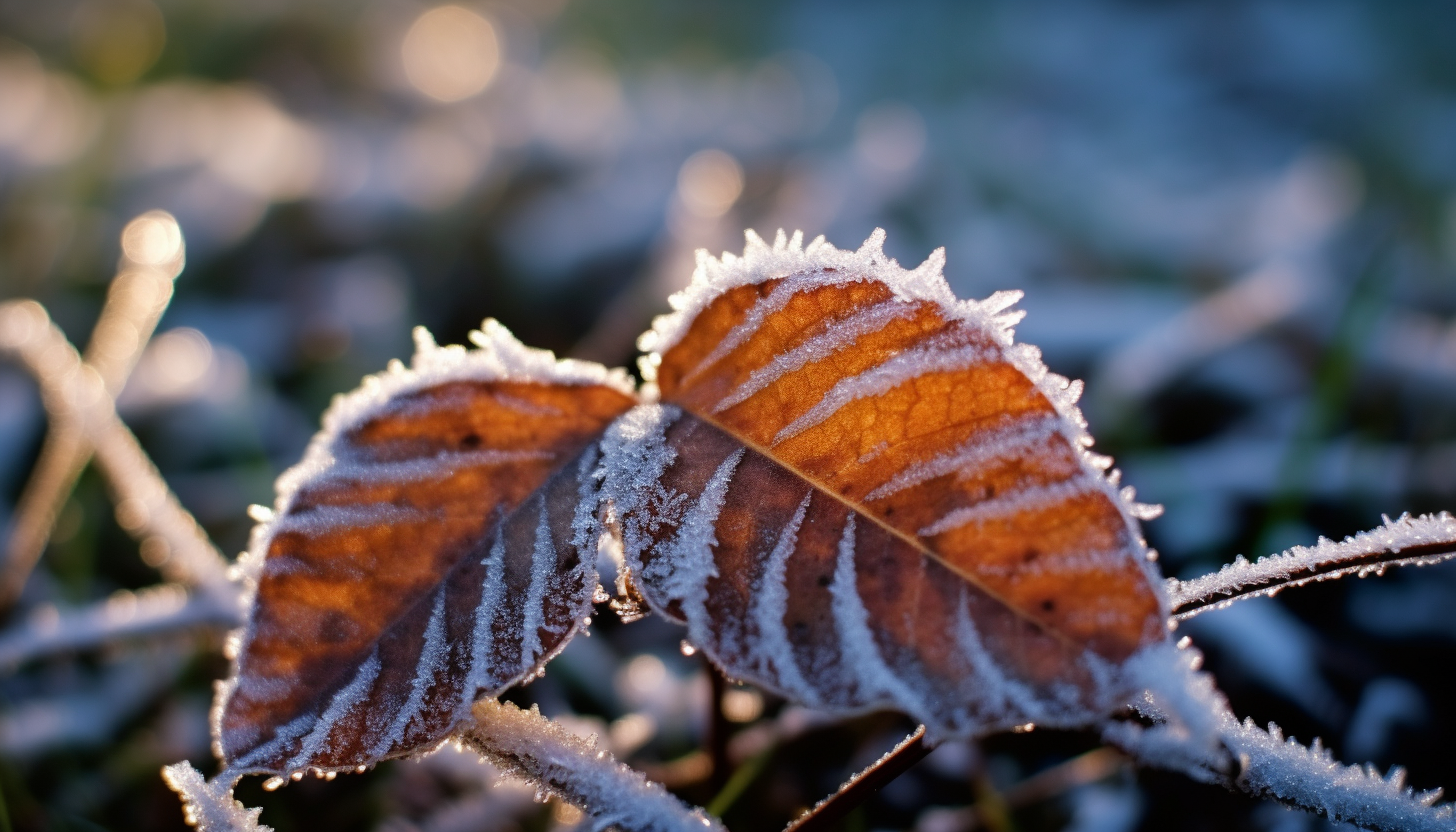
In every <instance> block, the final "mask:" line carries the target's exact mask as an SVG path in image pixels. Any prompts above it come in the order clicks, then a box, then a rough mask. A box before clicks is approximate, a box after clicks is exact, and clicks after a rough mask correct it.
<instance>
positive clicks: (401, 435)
mask: <svg viewBox="0 0 1456 832" xmlns="http://www.w3.org/2000/svg"><path fill="white" fill-rule="evenodd" d="M482 330H483V331H482V332H480V333H473V334H472V338H473V340H475V341H476V343H477V344H479V346H480V349H478V350H473V351H469V352H467V351H466V350H464V349H462V348H460V347H446V348H439V347H436V346H435V345H434V343H433V341H431V340H430V338H429V336H428V334H425V333H424V332H423V330H419V331H417V340H418V341H419V348H418V351H417V353H416V355H415V358H414V363H413V367H412V368H411V369H408V370H406V369H405V368H404V367H403V366H402V365H399V364H398V363H397V362H396V363H395V364H394V365H393V366H391V368H390V369H389V370H388V371H387V372H385V373H382V374H380V375H377V376H372V377H370V378H368V379H365V382H364V384H363V386H362V387H360V389H358V390H356V391H355V392H353V393H351V394H349V395H348V396H343V397H339V398H338V399H336V400H335V402H334V404H333V405H332V407H331V408H330V409H329V412H328V413H327V414H326V415H325V417H324V430H323V431H322V432H321V433H320V434H319V435H318V436H317V437H315V439H314V441H313V444H312V445H311V446H310V448H309V450H308V453H307V455H306V456H305V457H304V460H303V462H301V463H300V464H299V465H298V466H296V467H295V468H293V469H292V470H290V471H289V472H288V473H286V474H284V476H283V477H282V478H281V479H280V480H279V494H280V496H279V499H278V505H277V510H276V514H275V517H274V518H273V519H271V520H269V521H268V522H264V523H262V524H260V525H259V527H258V528H257V529H256V530H255V531H254V537H253V542H252V545H251V547H250V549H249V552H248V553H247V555H245V560H244V562H243V563H244V567H245V571H246V572H247V573H248V574H249V578H250V581H251V582H252V584H253V585H254V586H255V588H256V592H255V595H254V598H253V601H252V604H251V613H250V620H249V623H248V625H247V627H246V628H245V629H244V630H243V631H241V633H240V634H239V635H238V636H237V642H236V643H235V645H234V648H235V650H236V659H235V666H234V673H233V675H232V677H231V678H230V679H229V680H228V681H227V682H226V683H225V684H224V686H223V688H222V690H221V692H220V694H219V696H218V704H217V707H216V713H215V716H214V721H215V725H214V735H215V737H216V741H217V746H218V753H219V754H220V756H221V757H222V758H223V762H224V764H225V765H227V766H229V767H231V768H233V769H235V770H236V771H238V772H239V773H246V772H273V773H277V774H283V773H291V772H298V771H302V770H304V769H317V770H322V771H333V770H340V769H353V768H356V767H360V766H365V765H369V764H372V763H374V762H376V761H378V760H380V759H383V758H386V757H395V756H402V755H405V754H409V753H412V752H416V751H421V750H427V749H429V748H431V747H433V746H434V745H436V744H438V743H439V742H440V741H441V740H442V739H443V738H444V737H445V736H447V735H448V733H449V732H450V730H451V729H452V728H453V727H454V726H455V724H456V722H457V721H458V720H459V719H461V718H462V717H465V716H468V713H469V705H470V704H471V703H472V702H473V701H475V700H476V699H477V698H479V697H481V696H486V695H495V694H497V693H499V692H500V691H502V690H504V689H505V688H507V687H509V686H510V685H512V684H514V683H515V682H517V681H519V680H520V679H522V678H523V677H526V676H529V675H530V674H532V673H535V672H537V671H538V670H539V669H540V668H541V666H542V665H543V664H544V663H545V662H546V661H547V660H548V659H549V658H550V657H551V656H553V655H555V653H556V652H557V651H559V650H560V649H561V647H562V646H564V645H565V643H566V641H567V640H568V639H569V638H570V637H571V636H572V635H573V634H574V633H575V632H576V630H577V629H578V628H579V627H580V626H582V623H583V621H584V619H585V618H586V617H587V616H589V615H590V612H591V599H592V595H593V593H594V591H595V589H596V542H597V538H596V535H595V528H596V519H595V517H594V516H593V515H592V514H591V511H592V509H593V508H594V506H595V505H596V501H595V498H594V497H593V495H592V493H591V492H592V491H593V490H594V488H595V482H594V480H593V478H592V476H591V473H592V470H593V467H594V466H595V464H596V456H597V450H596V440H597V439H598V438H599V437H600V435H601V433H602V430H603V429H604V428H605V427H606V425H607V424H608V423H609V422H611V421H612V419H614V418H616V416H617V415H618V414H620V413H622V412H624V411H625V410H627V409H628V408H629V407H631V406H632V405H633V404H634V403H635V402H636V399H635V398H634V396H633V394H632V390H631V386H630V383H629V382H628V380H627V378H626V375H625V374H624V373H622V372H621V371H620V370H618V371H613V372H608V371H607V370H605V369H604V368H601V367H598V366H597V365H593V364H585V363H582V362H576V361H561V362H558V361H556V360H555V358H554V357H553V356H552V355H551V354H550V353H546V352H540V351H536V350H528V349H526V348H525V347H523V346H522V345H521V344H520V343H518V342H517V341H516V340H515V339H514V338H512V337H511V335H510V334H509V333H508V332H506V331H505V329H504V328H503V327H501V326H500V325H499V324H497V323H495V322H494V321H486V323H485V325H484V326H483V327H482Z"/></svg>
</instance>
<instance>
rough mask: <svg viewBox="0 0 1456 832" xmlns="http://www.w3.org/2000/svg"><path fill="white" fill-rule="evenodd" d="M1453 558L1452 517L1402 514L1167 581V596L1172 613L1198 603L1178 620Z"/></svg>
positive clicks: (1455, 528)
mask: <svg viewBox="0 0 1456 832" xmlns="http://www.w3.org/2000/svg"><path fill="white" fill-rule="evenodd" d="M1401 553H1409V554H1408V556H1406V557H1400V558H1396V559H1392V558H1390V557H1389V555H1390V554H1401ZM1453 556H1456V518H1453V517H1452V516H1451V515H1450V514H1447V513H1446V512H1441V513H1440V514H1434V515H1431V514H1426V515H1421V516H1420V517H1411V516H1410V515H1408V514H1403V515H1401V517H1400V519H1398V520H1390V519H1389V518H1386V520H1385V523H1384V525H1382V526H1381V527H1380V528H1378V529H1372V530H1370V531H1368V532H1361V533H1359V534H1357V535H1355V536H1353V537H1348V538H1345V539H1344V540H1343V541H1341V542H1339V543H1335V542H1333V541H1330V540H1326V539H1324V538H1320V540H1319V542H1318V543H1316V544H1315V545H1313V546H1295V547H1294V548H1292V549H1290V550H1289V551H1287V552H1284V553H1283V554H1279V555H1270V556H1268V557H1262V558H1259V560H1258V561H1256V562H1254V563H1250V562H1249V561H1247V560H1245V559H1244V558H1243V557H1242V556H1240V557H1239V558H1238V559H1237V560H1235V561H1234V562H1233V563H1231V564H1228V565H1227V566H1225V567H1223V568H1222V569H1220V570H1219V571H1218V572H1215V573H1213V574H1210V575H1204V576H1202V577H1200V578H1194V579H1193V580H1189V581H1179V580H1177V579H1175V578H1169V579H1168V582H1167V586H1168V595H1169V596H1170V597H1171V599H1172V602H1173V607H1174V609H1175V610H1177V609H1179V608H1183V607H1189V606H1195V605H1196V608H1194V609H1192V610H1190V611H1188V612H1184V613H1181V614H1180V615H1179V616H1178V617H1179V618H1189V617H1192V616H1194V615H1197V614H1198V613H1200V612H1204V611H1206V610H1208V609H1213V608H1216V607H1217V606H1222V605H1226V604H1229V603H1233V601H1235V600H1239V599H1242V598H1249V597H1254V596H1258V595H1273V594H1275V593H1277V592H1279V591H1280V590H1283V589H1287V588H1289V587H1296V586H1302V585H1303V584H1307V583H1309V582H1311V581H1324V580H1329V579H1331V578H1339V577H1343V576H1345V575H1350V574H1357V575H1359V576H1360V577H1362V578H1363V577H1365V576H1366V575H1369V574H1372V573H1373V574H1377V575H1378V574H1380V573H1382V572H1384V571H1385V569H1386V567H1388V566H1395V565H1417V566H1428V565H1430V564H1433V563H1439V562H1441V561H1443V560H1447V559H1449V558H1451V557H1453Z"/></svg>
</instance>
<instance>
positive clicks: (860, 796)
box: [784, 725, 933, 832]
mask: <svg viewBox="0 0 1456 832" xmlns="http://www.w3.org/2000/svg"><path fill="white" fill-rule="evenodd" d="M932 750H933V746H932V745H931V744H930V743H927V742H926V741H925V726H924V725H921V726H919V727H918V728H916V729H915V730H914V731H913V732H912V733H911V734H910V736H908V737H906V738H905V739H903V740H901V741H900V743H899V745H896V746H895V747H894V748H892V749H890V751H889V753H887V754H885V756H883V757H881V758H880V759H878V760H876V761H875V762H874V763H872V764H871V765H870V767H869V768H867V769H865V770H864V771H861V772H860V773H859V774H856V775H855V776H854V777H851V778H850V779H849V782H847V783H845V784H844V785H843V786H840V787H839V791H837V792H835V793H834V794H832V795H830V796H828V797H826V798H824V799H823V800H821V801H819V803H818V804H817V805H816V806H815V807H814V808H813V809H810V810H809V812H808V813H807V814H805V815H803V816H801V817H800V818H799V819H798V820H795V821H794V822H793V823H791V824H789V826H788V827H787V828H786V829H785V830H784V832H821V830H827V829H832V828H834V824H836V823H837V822H838V821H839V820H840V819H841V818H843V817H844V816H845V815H847V814H849V813H850V812H852V811H854V810H855V809H856V808H858V807H859V805H860V804H862V803H864V802H865V801H866V800H868V799H869V796H870V795H872V794H874V793H875V792H877V791H879V790H880V789H882V788H884V787H885V786H886V785H888V784H889V783H890V781H892V780H894V779H895V778H896V777H899V776H900V775H902V774H904V773H905V772H906V771H909V770H910V767H911V766H913V765H915V764H916V763H918V762H920V761H921V760H923V759H925V755H927V754H929V753H930V752H931V751H932Z"/></svg>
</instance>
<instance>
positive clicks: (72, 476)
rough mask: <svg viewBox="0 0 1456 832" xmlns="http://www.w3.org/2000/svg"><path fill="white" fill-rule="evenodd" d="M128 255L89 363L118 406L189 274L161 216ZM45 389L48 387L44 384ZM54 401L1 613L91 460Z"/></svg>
mask: <svg viewBox="0 0 1456 832" xmlns="http://www.w3.org/2000/svg"><path fill="white" fill-rule="evenodd" d="M122 249H123V255H122V259H121V264H120V266H119V268H118V271H117V274H116V277H115V278H114V279H113V280H112V281H111V286H110V289H109V290H108V291H107V295H106V304H105V305H104V306H103V307H102V309H101V315H100V317H99V318H98V319H97V321H96V326H95V328H94V329H92V331H91V341H90V343H89V344H88V345H87V347H86V356H85V362H86V364H87V365H88V366H90V367H91V368H92V369H94V370H95V371H96V373H97V375H98V376H99V377H100V380H101V383H102V386H103V388H104V390H105V391H106V395H107V397H108V398H110V399H113V400H114V399H115V398H116V396H117V395H119V394H120V393H121V389H122V388H123V387H125V386H126V381H127V377H128V376H130V375H131V371H132V368H133V367H135V366H136V362H137V358H138V357H139V356H140V355H141V352H142V349H143V348H144V347H145V346H146V344H147V341H149V340H150V339H151V337H152V332H153V331H154V330H155V329H156V326H157V321H158V320H159V319H160V318H161V316H162V312H163V311H165V310H166V308H167V304H168V303H169V302H170V301H171V299H172V281H173V280H174V279H175V278H176V277H177V275H178V274H179V273H180V272H181V270H182V263H183V253H182V237H181V233H180V232H179V231H177V222H176V220H174V219H172V217H171V215H169V214H166V213H164V212H160V211H153V212H150V213H147V214H143V215H142V216H140V217H137V218H136V219H134V220H132V222H131V223H130V224H128V225H127V227H126V230H125V231H124V232H123V234H122ZM39 381H40V383H41V384H42V385H45V384H46V383H47V382H46V380H45V379H43V378H42V379H40V380H39ZM55 398H56V397H54V396H48V397H47V405H48V409H49V410H50V417H51V418H50V425H49V427H48V429H47V431H46V438H45V442H44V444H43V445H42V446H41V452H40V457H39V458H38V459H37V460H36V463H35V467H34V468H33V469H32V470H31V475H30V479H29V480H28V481H27V482H26V484H25V489H24V491H22V492H21V495H20V499H19V501H18V502H17V504H16V507H15V515H14V517H13V519H12V522H11V527H10V534H9V535H8V537H7V539H6V541H5V543H6V545H5V560H4V562H3V565H0V609H4V608H6V607H9V606H10V605H11V604H13V603H14V602H15V600H16V599H17V598H18V597H19V596H20V592H21V590H22V589H23V588H24V586H25V582H26V579H27V578H29V577H30V573H31V570H33V569H34V568H35V564H36V562H37V561H39V560H40V556H41V553H42V552H44V551H45V547H46V543H47V542H48V541H49V540H50V536H51V531H52V529H54V527H55V521H56V517H57V515H58V514H59V511H60V507H61V505H62V504H63V503H64V502H65V501H66V498H67V497H68V496H70V494H71V491H72V489H74V488H75V486H76V480H77V479H78V478H79V477H80V475H81V471H82V470H83V469H84V468H85V467H86V463H87V462H88V461H89V460H90V459H91V446H90V444H89V443H87V441H86V438H85V434H84V429H83V428H82V426H81V425H80V424H79V423H78V422H77V420H76V419H75V418H73V417H74V415H75V414H73V413H72V412H71V411H70V410H69V409H68V408H65V407H54V406H51V405H53V403H54V401H55Z"/></svg>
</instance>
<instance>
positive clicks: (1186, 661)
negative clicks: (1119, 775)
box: [1103, 644, 1456, 832]
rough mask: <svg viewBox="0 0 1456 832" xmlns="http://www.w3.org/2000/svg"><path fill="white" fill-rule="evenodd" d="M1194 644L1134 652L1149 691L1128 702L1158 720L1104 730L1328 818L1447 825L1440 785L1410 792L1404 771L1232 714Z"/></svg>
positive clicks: (1209, 776) (1427, 831)
mask: <svg viewBox="0 0 1456 832" xmlns="http://www.w3.org/2000/svg"><path fill="white" fill-rule="evenodd" d="M1201 660H1202V657H1201V656H1200V655H1199V653H1198V651H1197V650H1192V649H1182V650H1180V649H1177V648H1174V647H1172V646H1171V645H1166V644H1165V645H1157V646H1155V647H1152V648H1149V649H1147V650H1145V651H1143V652H1141V653H1139V654H1138V655H1137V656H1134V657H1133V658H1132V659H1131V660H1130V661H1129V662H1128V665H1127V670H1128V673H1129V675H1130V676H1131V677H1132V678H1133V679H1134V680H1135V681H1136V682H1138V683H1139V684H1143V685H1146V686H1147V688H1148V690H1147V692H1146V694H1145V697H1146V698H1145V699H1144V700H1143V701H1142V702H1138V703H1134V704H1135V706H1136V707H1137V709H1138V710H1139V711H1140V712H1142V713H1143V714H1144V716H1147V717H1150V718H1152V719H1153V720H1154V721H1155V722H1156V723H1157V724H1155V725H1154V726H1153V727H1151V728H1142V727H1141V726H1139V725H1137V724H1135V723H1129V722H1112V723H1109V724H1108V725H1107V727H1106V728H1105V729H1104V732H1103V736H1104V737H1105V738H1106V739H1107V740H1108V741H1110V742H1112V743H1114V744H1116V745H1118V746H1121V747H1122V748H1124V749H1125V750H1127V751H1129V752H1131V753H1132V754H1134V755H1135V756H1136V757H1138V759H1139V760H1140V761H1141V762H1142V763H1144V764H1146V765H1152V766H1158V767H1160V768H1168V769H1173V770H1177V771H1182V772H1184V773H1186V774H1188V775H1189V776H1191V777H1194V778H1196V779H1200V780H1204V781H1209V782H1224V783H1226V784H1228V785H1231V786H1236V787H1238V788H1240V789H1242V790H1244V791H1246V792H1249V793H1251V794H1256V795H1262V796H1265V797H1274V798H1277V799H1279V800H1281V801H1283V802H1284V803H1288V804H1292V805H1296V806H1301V807H1303V808H1305V809H1308V810H1310V811H1314V812H1318V813H1319V814H1322V815H1324V816H1326V817H1328V818H1330V819H1332V820H1336V821H1341V822H1346V823H1353V824H1356V825H1358V826H1362V827H1365V828H1367V829H1378V830H1386V831H1387V832H1407V831H1409V832H1451V830H1453V829H1456V810H1453V807H1452V806H1451V805H1450V804H1446V805H1443V806H1436V805H1435V802H1436V801H1437V800H1438V799H1440V796H1441V792H1440V790H1439V789H1435V790H1432V791H1428V792H1424V793H1421V794H1417V793H1415V792H1414V790H1412V789H1411V788H1410V787H1408V786H1406V785H1405V772H1404V770H1402V769H1400V768H1394V769H1391V771H1390V773H1389V774H1387V775H1386V776H1384V777H1382V776H1381V775H1380V773H1379V772H1378V771H1376V770H1375V768H1374V767H1373V766H1370V765H1366V766H1364V767H1363V768H1362V767H1360V766H1347V765H1344V764H1342V763H1339V762H1336V761H1335V760H1334V759H1333V758H1332V757H1331V755H1330V753H1329V752H1328V751H1327V750H1325V749H1324V748H1323V747H1322V746H1321V744H1320V742H1319V740H1315V741H1314V743H1313V744H1312V747H1310V748H1306V747H1305V746H1303V745H1300V744H1299V743H1297V742H1295V741H1294V740H1293V739H1289V740H1286V739H1285V738H1284V736H1283V733H1282V732H1281V731H1280V730H1279V727H1278V726H1276V725H1274V724H1272V723H1271V724H1270V726H1269V730H1268V731H1265V730H1263V729H1261V728H1259V727H1257V726H1256V725H1254V723H1253V722H1252V721H1250V720H1244V721H1243V722H1239V720H1238V719H1237V718H1236V717H1235V716H1234V715H1233V713H1232V712H1231V711H1230V710H1229V707H1228V701H1227V700H1226V699H1224V697H1223V694H1221V693H1220V692H1219V691H1218V689H1217V688H1215V687H1214V686H1213V680H1212V678H1211V677H1210V676H1209V675H1208V674H1206V673H1202V672H1199V671H1198V669H1197V668H1198V665H1199V664H1200V663H1201Z"/></svg>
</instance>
